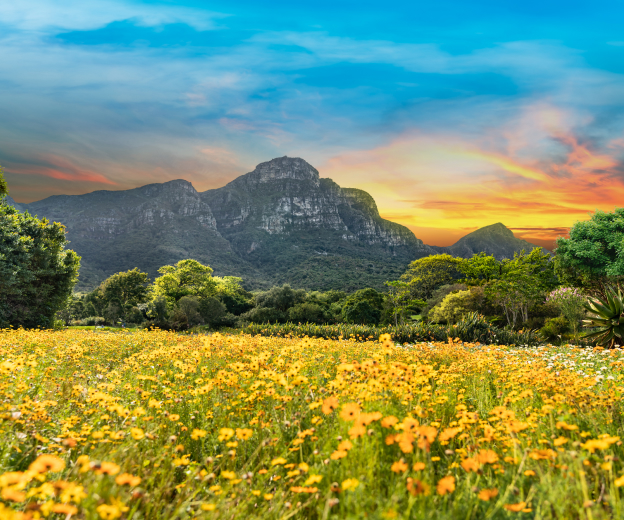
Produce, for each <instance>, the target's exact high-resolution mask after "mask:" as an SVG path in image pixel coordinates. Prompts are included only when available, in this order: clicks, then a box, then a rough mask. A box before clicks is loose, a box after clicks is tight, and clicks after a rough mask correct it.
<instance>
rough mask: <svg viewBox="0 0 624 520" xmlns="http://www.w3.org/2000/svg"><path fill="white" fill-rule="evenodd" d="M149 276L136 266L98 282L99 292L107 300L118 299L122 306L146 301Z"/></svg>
mask: <svg viewBox="0 0 624 520" xmlns="http://www.w3.org/2000/svg"><path fill="white" fill-rule="evenodd" d="M148 283H149V278H148V276H147V273H142V272H141V271H139V269H138V268H137V267H135V268H134V269H132V270H130V271H126V272H122V273H116V274H114V275H112V276H109V277H108V278H107V279H106V280H104V281H103V282H102V283H101V284H100V287H99V289H100V292H101V294H102V296H103V298H104V299H105V300H107V301H109V302H110V301H112V300H114V299H116V300H119V302H120V303H121V305H122V306H123V307H125V306H127V305H130V306H131V307H134V306H136V305H138V304H139V303H145V302H146V301H147V292H148V287H147V284H148Z"/></svg>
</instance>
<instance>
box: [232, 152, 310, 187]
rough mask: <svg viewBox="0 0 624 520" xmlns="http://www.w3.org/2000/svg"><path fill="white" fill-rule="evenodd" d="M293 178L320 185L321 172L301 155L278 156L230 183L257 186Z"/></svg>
mask: <svg viewBox="0 0 624 520" xmlns="http://www.w3.org/2000/svg"><path fill="white" fill-rule="evenodd" d="M286 179H291V180H295V181H309V182H311V183H312V184H313V185H314V186H318V185H319V172H318V170H317V169H316V168H314V167H313V166H312V165H310V164H308V163H307V162H306V161H304V160H303V159H300V158H299V157H286V156H284V157H277V158H275V159H271V160H270V161H267V162H263V163H260V164H259V165H258V166H256V168H255V170H254V171H252V172H250V173H247V174H245V175H242V176H241V177H238V178H237V179H235V180H234V181H232V182H231V183H230V184H234V185H246V186H248V187H250V186H254V187H255V186H257V185H259V184H267V183H272V182H275V181H282V180H286Z"/></svg>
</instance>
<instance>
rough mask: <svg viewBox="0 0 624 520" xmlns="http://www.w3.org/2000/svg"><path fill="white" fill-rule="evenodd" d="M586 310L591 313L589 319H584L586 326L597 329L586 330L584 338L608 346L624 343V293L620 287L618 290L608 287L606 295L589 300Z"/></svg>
mask: <svg viewBox="0 0 624 520" xmlns="http://www.w3.org/2000/svg"><path fill="white" fill-rule="evenodd" d="M585 310H587V311H589V312H590V315H589V319H587V320H583V323H584V326H585V327H592V328H596V329H597V330H593V331H590V332H586V333H585V334H584V335H583V337H584V338H586V339H589V340H595V341H596V343H597V344H598V345H600V346H608V347H613V346H614V345H615V344H622V343H624V341H623V338H624V295H622V291H621V290H620V289H619V288H618V289H617V292H616V291H615V289H607V290H606V292H605V296H604V297H598V298H592V299H590V300H588V301H587V303H586V304H585Z"/></svg>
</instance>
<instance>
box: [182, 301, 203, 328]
mask: <svg viewBox="0 0 624 520" xmlns="http://www.w3.org/2000/svg"><path fill="white" fill-rule="evenodd" d="M178 309H179V310H180V311H182V313H183V314H184V316H186V321H187V323H188V324H189V325H190V326H191V327H192V326H193V325H197V324H199V323H200V321H201V315H200V314H199V298H197V296H182V298H180V300H179V301H178Z"/></svg>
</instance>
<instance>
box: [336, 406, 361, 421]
mask: <svg viewBox="0 0 624 520" xmlns="http://www.w3.org/2000/svg"><path fill="white" fill-rule="evenodd" d="M361 410H362V409H361V408H360V405H359V404H357V403H347V404H345V405H343V406H342V410H340V418H341V419H342V420H344V421H353V420H355V418H356V417H357V416H358V415H359V414H360V411H361Z"/></svg>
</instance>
